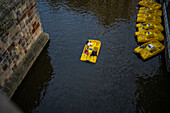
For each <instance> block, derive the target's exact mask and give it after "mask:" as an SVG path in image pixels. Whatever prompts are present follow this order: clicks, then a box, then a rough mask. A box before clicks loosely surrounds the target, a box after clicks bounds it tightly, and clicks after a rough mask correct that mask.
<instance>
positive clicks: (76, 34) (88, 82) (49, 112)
mask: <svg viewBox="0 0 170 113" xmlns="http://www.w3.org/2000/svg"><path fill="white" fill-rule="evenodd" d="M37 5H38V9H39V13H40V17H41V22H42V25H43V29H44V31H45V32H47V33H49V35H50V43H49V46H48V47H47V48H46V49H45V50H44V51H43V53H42V54H41V55H40V56H39V59H38V60H37V61H36V63H35V64H34V66H33V67H32V69H31V70H30V72H29V73H28V75H27V77H26V79H24V81H23V83H22V84H21V86H20V87H19V88H18V90H17V91H16V93H15V95H14V96H13V100H14V102H16V103H17V104H18V106H20V107H21V108H22V109H23V111H25V112H40V113H53V112H57V113H126V112H128V113H135V112H137V113H138V112H146V113H148V112H151V113H152V112H154V113H155V112H158V111H165V113H166V112H167V111H168V109H169V107H168V106H169V105H170V103H169V102H170V100H169V98H168V95H169V94H170V92H169V89H168V86H169V83H168V80H169V78H168V76H167V73H166V71H165V70H164V69H165V67H164V59H163V58H164V56H163V55H162V54H159V55H157V56H156V57H153V58H151V59H150V60H147V61H145V62H143V61H142V60H141V59H139V58H138V57H137V56H136V55H135V54H134V53H133V49H134V48H135V47H136V46H137V43H136V41H135V38H134V32H135V30H136V29H135V24H136V22H135V21H136V20H135V18H136V12H137V10H136V9H137V8H136V7H137V1H136V0H37ZM89 38H92V39H98V40H100V41H101V42H102V47H101V51H100V55H99V57H98V61H97V63H96V64H90V63H84V62H81V61H80V60H79V58H80V55H81V52H82V49H83V47H84V44H85V42H86V41H87V40H88V39H89ZM153 93H154V95H153ZM155 93H158V95H156V94H155ZM162 95H164V96H162Z"/></svg>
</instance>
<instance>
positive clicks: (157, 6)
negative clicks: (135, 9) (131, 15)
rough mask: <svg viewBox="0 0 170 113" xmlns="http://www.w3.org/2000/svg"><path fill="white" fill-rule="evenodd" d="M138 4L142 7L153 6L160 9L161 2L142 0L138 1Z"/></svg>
mask: <svg viewBox="0 0 170 113" xmlns="http://www.w3.org/2000/svg"><path fill="white" fill-rule="evenodd" d="M138 5H140V6H143V7H148V8H154V9H160V8H161V4H159V3H157V2H155V1H152V0H142V1H139V2H138Z"/></svg>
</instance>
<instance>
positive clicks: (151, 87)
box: [133, 59, 170, 113]
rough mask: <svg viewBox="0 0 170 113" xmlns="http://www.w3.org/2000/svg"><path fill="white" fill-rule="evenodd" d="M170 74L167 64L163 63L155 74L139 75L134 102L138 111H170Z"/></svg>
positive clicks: (140, 112)
mask: <svg viewBox="0 0 170 113" xmlns="http://www.w3.org/2000/svg"><path fill="white" fill-rule="evenodd" d="M162 60H164V59H162ZM169 74H170V73H167V72H166V67H165V64H162V65H161V66H160V68H158V70H157V71H156V74H155V75H154V76H152V77H151V76H150V75H147V74H146V75H139V76H138V77H137V80H136V85H137V89H136V91H135V99H134V102H133V104H134V105H135V106H136V111H135V112H136V113H169V112H170V109H169V105H170V98H169V95H170V89H169V86H170V82H169V79H170V76H169Z"/></svg>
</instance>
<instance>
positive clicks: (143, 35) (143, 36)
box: [135, 30, 164, 43]
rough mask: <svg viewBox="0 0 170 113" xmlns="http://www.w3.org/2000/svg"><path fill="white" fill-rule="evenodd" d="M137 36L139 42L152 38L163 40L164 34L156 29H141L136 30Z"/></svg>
mask: <svg viewBox="0 0 170 113" xmlns="http://www.w3.org/2000/svg"><path fill="white" fill-rule="evenodd" d="M135 36H137V42H138V43H142V42H148V41H150V40H152V39H155V40H158V41H163V40H164V35H163V34H162V33H161V32H160V31H158V30H157V31H154V30H141V31H137V32H135Z"/></svg>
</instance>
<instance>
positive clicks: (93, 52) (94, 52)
mask: <svg viewBox="0 0 170 113" xmlns="http://www.w3.org/2000/svg"><path fill="white" fill-rule="evenodd" d="M88 42H90V43H92V44H91V45H90V46H89V45H88V44H86V45H85V46H84V49H83V52H82V55H81V58H80V60H81V61H88V62H91V63H96V61H97V57H98V55H99V51H100V47H101V42H100V41H99V40H92V39H90V40H88Z"/></svg>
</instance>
